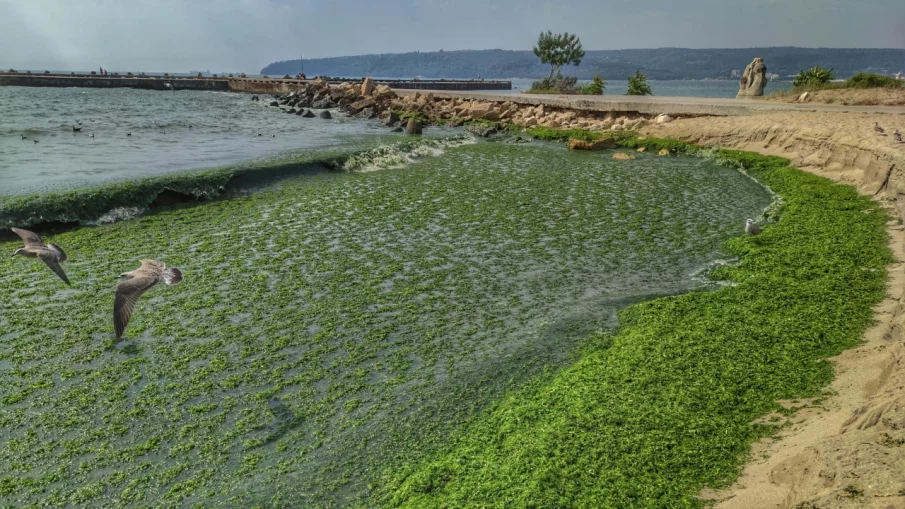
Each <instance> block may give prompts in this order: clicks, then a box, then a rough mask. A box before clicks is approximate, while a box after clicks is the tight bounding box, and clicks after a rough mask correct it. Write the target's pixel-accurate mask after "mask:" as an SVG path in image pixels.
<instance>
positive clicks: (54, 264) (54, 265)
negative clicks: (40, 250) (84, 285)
mask: <svg viewBox="0 0 905 509" xmlns="http://www.w3.org/2000/svg"><path fill="white" fill-rule="evenodd" d="M38 256H39V257H40V258H41V260H43V261H44V263H46V264H47V266H48V267H50V270H52V271H54V272H56V274H57V275H58V276H60V279H62V280H63V282H64V283H66V284H67V285H70V286H72V283H70V282H69V278H68V277H66V273H65V272H63V267H60V264H59V263H57V261H56V260H54V259H53V258H52V257H50V256H42V255H38Z"/></svg>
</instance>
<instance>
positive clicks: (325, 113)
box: [317, 110, 333, 119]
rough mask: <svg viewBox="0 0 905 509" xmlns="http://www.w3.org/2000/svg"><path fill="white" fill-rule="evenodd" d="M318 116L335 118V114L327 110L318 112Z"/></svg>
mask: <svg viewBox="0 0 905 509" xmlns="http://www.w3.org/2000/svg"><path fill="white" fill-rule="evenodd" d="M317 116H319V117H320V118H326V119H330V118H333V115H331V114H330V112H329V111H327V110H324V111H322V112H320V113H318V114H317Z"/></svg>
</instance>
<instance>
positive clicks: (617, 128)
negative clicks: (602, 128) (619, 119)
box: [610, 124, 625, 131]
mask: <svg viewBox="0 0 905 509" xmlns="http://www.w3.org/2000/svg"><path fill="white" fill-rule="evenodd" d="M610 130H612V131H623V130H625V127H623V126H622V124H613V127H610Z"/></svg>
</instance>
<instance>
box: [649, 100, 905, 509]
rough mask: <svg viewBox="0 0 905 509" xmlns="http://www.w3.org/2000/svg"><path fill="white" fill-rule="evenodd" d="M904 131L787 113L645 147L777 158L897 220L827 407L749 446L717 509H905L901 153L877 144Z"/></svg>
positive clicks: (660, 132)
mask: <svg viewBox="0 0 905 509" xmlns="http://www.w3.org/2000/svg"><path fill="white" fill-rule="evenodd" d="M874 122H877V123H879V124H880V125H881V126H883V127H884V128H885V129H886V131H887V133H891V132H892V130H893V129H895V128H897V129H899V131H905V115H888V114H858V113H835V112H784V113H765V114H759V115H753V116H737V117H721V118H715V117H702V118H693V119H684V120H678V121H676V122H673V123H670V124H665V125H656V126H650V127H648V128H647V129H646V133H647V134H648V135H651V136H657V137H663V138H674V139H680V140H685V141H690V142H695V143H699V144H702V145H705V146H710V145H720V146H722V147H724V148H733V149H740V150H748V151H752V152H758V153H761V154H767V155H776V156H782V157H786V158H788V159H790V160H791V161H792V164H793V165H794V166H796V167H798V168H800V169H802V170H804V171H808V172H811V173H814V174H817V175H821V176H825V177H827V178H830V179H833V180H835V181H838V182H842V183H846V184H850V185H852V186H855V187H856V188H857V189H858V190H859V192H861V193H862V194H865V195H869V196H872V197H874V199H876V200H877V201H878V203H879V204H880V205H882V206H883V207H886V208H887V209H889V210H890V214H891V215H892V216H893V217H894V218H895V219H894V220H892V221H891V222H890V223H889V227H888V231H889V236H890V246H891V247H892V249H893V252H894V254H895V256H896V258H897V259H898V260H899V262H898V263H895V264H893V265H891V266H890V267H889V282H888V285H887V298H886V299H885V300H884V301H883V302H882V303H881V305H879V306H878V307H877V308H876V320H877V323H876V325H875V326H874V327H873V328H871V329H870V330H869V331H868V332H867V333H866V334H865V337H864V344H862V345H861V346H859V347H857V348H853V349H851V350H848V351H846V352H844V353H843V354H842V355H839V356H837V357H835V358H833V359H831V361H832V362H833V363H834V365H835V370H836V379H835V381H834V382H833V384H832V385H831V387H829V392H828V396H827V397H826V398H824V399H822V401H816V402H807V401H788V402H783V403H784V406H786V407H787V408H795V407H804V408H802V409H801V410H799V411H797V412H796V413H795V414H794V417H793V419H792V421H793V423H794V424H793V425H792V426H790V427H788V428H786V429H785V430H783V431H782V432H781V433H780V434H779V436H777V437H775V439H768V440H764V441H762V442H760V443H757V444H755V446H754V447H753V448H752V451H751V461H750V463H748V465H747V466H746V467H745V469H744V472H743V474H742V475H741V477H740V478H739V479H738V481H737V482H736V483H735V484H734V485H733V486H732V487H731V488H730V489H728V490H723V491H716V492H706V493H703V494H702V497H703V498H707V499H711V500H715V501H717V504H716V507H719V508H725V509H736V508H738V509H741V508H752V507H757V508H786V507H788V508H793V507H798V508H804V507H807V508H813V507H819V508H843V507H867V508H878V509H879V508H884V509H885V508H894V507H905V479H903V477H902V472H903V471H905V446H903V443H902V439H901V438H902V437H901V435H902V430H903V429H905V390H903V389H905V344H903V339H905V335H903V322H905V317H903V312H905V305H903V297H905V295H903V294H905V273H903V268H905V264H903V263H902V261H903V260H905V232H903V226H902V219H903V217H905V199H903V198H905V197H903V196H902V195H903V194H905V171H903V170H905V144H901V143H896V142H895V140H893V138H892V136H890V135H889V134H887V135H886V136H883V135H879V134H876V133H875V132H874V130H873V125H874Z"/></svg>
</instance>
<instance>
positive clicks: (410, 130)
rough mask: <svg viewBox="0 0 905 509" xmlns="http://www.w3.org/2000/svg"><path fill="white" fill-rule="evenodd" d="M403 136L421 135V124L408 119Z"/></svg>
mask: <svg viewBox="0 0 905 509" xmlns="http://www.w3.org/2000/svg"><path fill="white" fill-rule="evenodd" d="M405 134H421V122H419V121H417V120H415V119H414V118H410V119H409V121H408V124H406V126H405Z"/></svg>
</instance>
